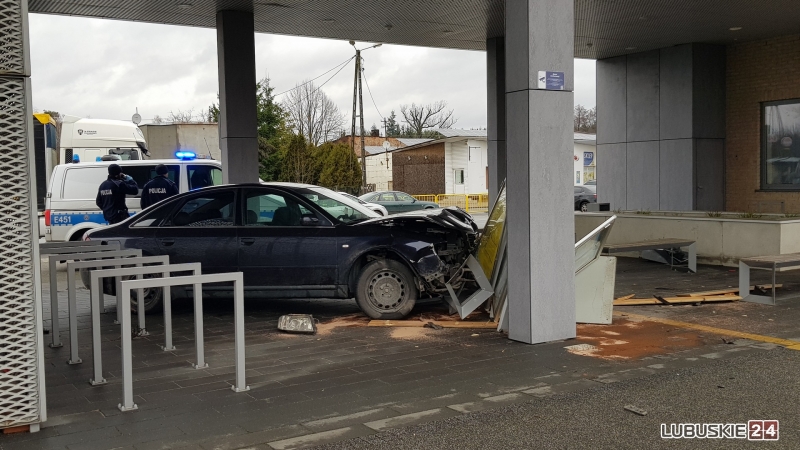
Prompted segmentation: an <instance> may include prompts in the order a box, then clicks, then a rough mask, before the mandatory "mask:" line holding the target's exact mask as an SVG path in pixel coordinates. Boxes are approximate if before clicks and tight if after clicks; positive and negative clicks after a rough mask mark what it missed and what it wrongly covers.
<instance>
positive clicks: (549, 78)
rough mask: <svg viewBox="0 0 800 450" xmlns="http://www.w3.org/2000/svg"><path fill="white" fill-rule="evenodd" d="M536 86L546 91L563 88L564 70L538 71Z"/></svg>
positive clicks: (561, 89)
mask: <svg viewBox="0 0 800 450" xmlns="http://www.w3.org/2000/svg"><path fill="white" fill-rule="evenodd" d="M538 88H539V89H546V90H548V91H563V90H564V72H550V71H545V70H540V71H539V78H538Z"/></svg>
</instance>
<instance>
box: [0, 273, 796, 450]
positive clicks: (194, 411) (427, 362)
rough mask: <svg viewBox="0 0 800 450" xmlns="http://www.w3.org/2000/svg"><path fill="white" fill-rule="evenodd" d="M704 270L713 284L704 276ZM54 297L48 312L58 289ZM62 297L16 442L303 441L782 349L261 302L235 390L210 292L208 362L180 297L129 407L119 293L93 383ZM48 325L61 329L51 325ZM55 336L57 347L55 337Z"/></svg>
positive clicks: (225, 334)
mask: <svg viewBox="0 0 800 450" xmlns="http://www.w3.org/2000/svg"><path fill="white" fill-rule="evenodd" d="M619 268H620V270H619V273H618V280H617V282H618V292H619V291H623V292H627V290H628V289H629V288H630V287H631V286H632V285H635V286H636V291H637V293H643V292H644V290H645V288H644V286H649V287H648V288H647V289H650V290H656V288H659V287H661V286H659V284H662V283H664V282H665V280H666V281H667V282H669V283H670V284H669V286H674V285H675V284H676V283H684V284H683V285H682V286H681V287H687V288H689V287H691V288H692V289H694V288H695V287H697V286H699V285H700V284H703V283H705V284H709V286H707V287H708V288H718V287H725V286H724V285H723V286H720V284H723V283H727V282H728V278H727V277H728V275H727V272H723V271H724V270H725V269H717V268H713V269H709V268H706V267H702V268H701V272H700V273H699V274H697V275H689V274H685V273H682V272H680V271H671V270H670V269H669V268H668V267H666V266H662V265H656V264H652V263H646V262H642V261H638V260H631V261H621V264H620V266H619ZM704 276H709V277H710V278H709V281H707V282H706V281H701V280H703V277H704ZM43 278H44V279H47V278H46V276H45V277H43ZM681 280H689V281H685V282H683V281H681ZM714 283H716V285H715V286H710V285H711V284H714ZM705 284H703V286H704V287H706V286H705ZM798 285H799V286H800V284H798ZM43 291H44V295H45V301H44V306H45V318H47V319H49V317H50V314H49V308H48V305H49V300H48V299H47V298H46V297H47V292H48V287H47V286H46V285H45V286H44V289H43ZM59 296H60V305H61V309H60V311H59V321H60V324H61V330H62V331H61V338H62V340H64V342H65V346H64V347H62V348H57V349H52V348H49V347H47V346H46V347H45V352H44V357H45V365H46V380H45V381H46V386H47V408H48V415H49V419H48V421H47V422H46V423H45V424H44V426H43V428H42V430H41V431H40V432H39V433H34V434H19V435H11V436H0V448H2V449H3V450H6V449H8V450H11V449H33V448H35V449H71V450H75V449H107V448H136V449H161V448H172V449H176V448H203V449H236V448H246V447H247V448H251V447H252V448H281V449H288V448H304V447H307V446H311V445H315V444H319V443H323V442H331V441H336V440H341V439H347V438H351V437H357V436H362V435H366V434H370V433H375V432H378V431H381V430H385V429H387V428H392V427H398V426H405V425H408V424H413V423H419V422H425V421H430V420H436V419H439V418H446V417H450V416H453V415H458V414H464V413H469V412H472V411H478V410H482V409H486V408H491V407H495V406H499V405H504V404H508V403H513V402H521V401H525V400H526V399H531V398H533V397H537V396H546V395H551V394H553V393H557V392H568V391H570V390H582V389H587V388H591V387H593V386H601V385H603V384H605V383H609V382H614V381H616V380H619V379H624V378H626V377H636V376H647V375H649V374H652V373H654V372H658V371H659V370H660V369H663V368H664V367H669V368H674V367H682V366H691V365H697V364H703V362H704V361H707V360H710V359H719V358H729V357H735V356H736V355H738V354H742V353H743V352H744V353H747V352H763V351H769V348H770V347H769V346H758V345H752V344H753V343H752V342H747V341H745V342H739V343H738V345H734V346H730V345H724V344H721V343H720V344H707V345H704V346H702V347H700V348H694V349H691V350H687V351H683V352H680V353H673V354H668V355H659V356H654V357H646V358H643V359H637V360H620V361H610V360H603V359H596V358H589V357H585V356H579V355H574V354H571V353H568V352H567V351H565V350H564V347H565V346H568V345H573V344H575V342H554V343H548V344H543V345H525V344H521V343H517V342H513V341H510V340H508V339H507V338H506V337H505V336H504V335H503V334H500V333H497V332H493V331H490V330H464V329H444V330H433V329H427V328H419V329H413V330H411V331H409V330H408V329H387V328H374V327H365V326H356V325H359V324H363V323H364V320H363V319H361V318H360V317H361V316H360V313H359V310H358V308H357V306H356V305H355V302H354V301H333V300H258V299H248V300H247V301H246V305H245V311H246V318H245V326H246V330H245V339H246V343H247V373H246V374H247V383H248V385H249V386H250V387H251V389H250V390H249V391H247V392H243V393H235V392H232V391H231V390H230V386H231V385H232V384H233V380H234V367H233V364H234V352H233V349H234V345H233V334H232V332H233V314H232V311H233V307H232V301H231V300H230V299H225V298H207V299H205V301H204V309H205V342H206V361H207V362H208V364H209V368H207V369H201V370H197V369H194V368H192V366H191V363H192V362H193V361H194V359H193V358H194V332H193V308H192V303H191V300H189V299H176V300H174V302H173V327H174V342H175V345H176V347H177V350H175V351H170V352H165V351H163V350H162V349H161V348H160V344H162V343H163V338H164V335H163V332H164V329H163V323H162V319H163V318H162V315H161V314H154V315H150V316H148V318H147V319H148V321H147V330H148V332H149V333H150V335H149V336H147V337H138V338H136V339H134V340H133V364H134V369H133V375H134V383H133V392H134V396H135V401H136V403H137V404H138V406H139V410H138V411H135V412H126V413H122V412H120V411H119V409H118V408H117V404H118V403H119V402H120V401H121V396H122V383H121V373H120V357H121V351H120V347H119V344H120V340H119V327H118V326H117V325H114V324H113V319H114V318H115V316H116V313H115V309H114V305H113V303H114V302H113V298H112V297H107V301H106V306H107V308H108V313H106V314H104V315H103V316H102V335H103V345H102V354H103V365H104V369H105V370H104V376H105V378H106V379H107V380H108V384H105V385H102V386H91V385H90V384H89V383H88V380H89V378H90V377H91V375H92V364H91V350H92V349H91V324H90V311H89V297H88V291H86V290H85V289H79V290H78V310H79V321H78V336H79V342H80V355H81V357H82V358H83V361H84V362H83V364H77V365H68V364H66V361H67V359H68V358H69V348H68V345H67V342H68V341H67V340H68V337H69V335H68V322H67V311H66V309H65V307H66V303H67V302H66V292H65V288H64V286H61V289H60V291H59ZM61 297H63V298H61ZM759 308H766V307H764V306H759ZM417 310H421V311H429V312H431V313H435V312H441V311H442V307H441V305H440V304H439V303H431V302H428V303H421V304H420V305H419V306H418V308H417ZM286 313H309V314H313V315H314V317H316V318H318V319H319V320H320V323H321V326H320V333H319V334H317V335H314V336H300V335H286V334H283V333H281V332H279V331H278V330H277V329H276V327H277V320H278V317H279V316H280V315H282V314H286ZM337 324H338V325H341V326H338V327H337V326H335V325H337ZM45 326H46V327H49V326H50V323H49V320H46V321H45ZM45 338H46V342H49V336H45ZM709 355H711V356H709Z"/></svg>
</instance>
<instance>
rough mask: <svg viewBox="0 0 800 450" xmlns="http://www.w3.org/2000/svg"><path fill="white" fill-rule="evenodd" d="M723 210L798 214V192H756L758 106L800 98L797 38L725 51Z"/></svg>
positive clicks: (758, 175) (799, 39)
mask: <svg viewBox="0 0 800 450" xmlns="http://www.w3.org/2000/svg"><path fill="white" fill-rule="evenodd" d="M726 71H727V93H726V96H727V114H726V141H727V142H726V167H725V170H726V193H725V199H726V203H725V209H727V210H728V211H748V212H787V213H800V192H759V189H760V188H761V166H760V163H761V133H760V128H761V102H770V101H776V100H788V99H795V98H800V35H796V36H787V37H781V38H777V39H770V40H765V41H757V42H746V43H741V44H733V45H730V46H728V55H727V67H726Z"/></svg>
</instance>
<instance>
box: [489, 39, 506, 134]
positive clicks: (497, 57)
mask: <svg viewBox="0 0 800 450" xmlns="http://www.w3.org/2000/svg"><path fill="white" fill-rule="evenodd" d="M505 53H506V50H505V39H504V38H502V37H497V38H491V39H487V40H486V106H487V114H486V119H487V120H486V125H487V127H486V134H487V137H488V140H489V141H497V140H501V141H504V140H505V139H506V58H505Z"/></svg>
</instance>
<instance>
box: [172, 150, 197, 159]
mask: <svg viewBox="0 0 800 450" xmlns="http://www.w3.org/2000/svg"><path fill="white" fill-rule="evenodd" d="M175 157H176V158H178V159H180V160H183V161H190V160H193V159H196V158H197V154H196V153H195V152H175Z"/></svg>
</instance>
